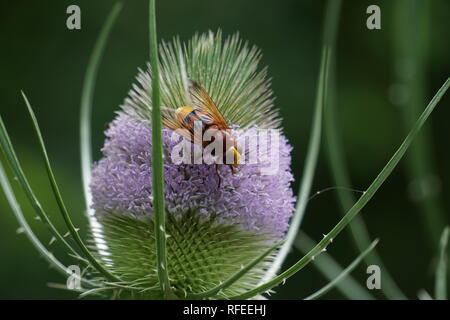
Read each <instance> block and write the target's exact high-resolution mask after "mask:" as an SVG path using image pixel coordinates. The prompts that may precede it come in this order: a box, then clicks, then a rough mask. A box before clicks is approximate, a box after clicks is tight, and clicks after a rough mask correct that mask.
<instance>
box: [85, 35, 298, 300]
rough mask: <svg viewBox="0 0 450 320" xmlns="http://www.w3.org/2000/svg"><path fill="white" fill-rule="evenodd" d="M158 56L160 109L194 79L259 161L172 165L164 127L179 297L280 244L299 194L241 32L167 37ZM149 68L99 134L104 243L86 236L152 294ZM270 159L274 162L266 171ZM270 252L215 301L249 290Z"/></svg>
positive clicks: (96, 196) (181, 100)
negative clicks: (233, 166) (102, 140)
mask: <svg viewBox="0 0 450 320" xmlns="http://www.w3.org/2000/svg"><path fill="white" fill-rule="evenodd" d="M159 53H160V59H159V60H160V67H159V69H160V88H161V104H162V106H164V108H167V109H173V110H175V109H177V108H179V107H181V106H188V105H190V101H189V96H188V94H187V86H188V84H187V82H188V78H190V79H194V80H195V81H196V82H198V83H199V84H201V85H202V86H203V87H204V88H205V90H206V91H207V92H208V94H209V95H210V96H211V98H212V99H213V100H214V102H215V103H216V105H217V106H218V108H219V110H220V112H221V113H222V114H223V116H224V118H225V119H227V120H228V121H229V122H230V123H231V124H232V126H233V129H232V130H231V135H232V136H233V138H234V139H236V140H237V141H238V143H240V144H242V145H243V146H247V148H248V149H249V151H250V153H251V152H255V154H257V155H258V160H261V158H264V159H265V161H263V160H261V161H257V162H256V163H248V164H245V163H244V164H241V165H240V166H239V168H238V170H237V171H238V172H237V173H233V172H232V170H231V169H230V167H229V166H228V165H225V164H219V165H216V164H207V163H200V164H189V163H181V164H180V163H175V162H174V161H173V157H172V155H173V153H174V150H175V148H176V147H177V145H178V144H179V139H174V132H173V131H172V130H171V129H169V128H164V129H163V151H164V180H165V181H164V183H165V190H164V191H165V206H166V208H165V209H166V232H167V235H168V238H167V260H168V266H167V268H168V273H169V277H170V280H171V285H172V286H173V289H174V292H178V293H179V297H180V298H183V296H189V294H190V293H195V292H204V291H207V290H209V289H211V288H213V287H215V286H217V285H218V284H220V283H221V282H223V281H225V280H226V279H228V278H229V277H230V276H232V275H233V274H235V273H236V272H237V271H239V270H240V269H241V268H242V266H244V265H246V264H248V263H249V262H251V261H252V260H254V259H255V258H257V257H258V256H260V255H261V253H262V252H264V251H266V250H267V249H268V248H269V247H271V246H273V245H274V244H275V243H276V242H278V241H280V240H281V239H283V237H284V236H285V232H286V231H287V228H288V225H289V220H290V218H291V216H292V213H293V210H294V201H295V199H294V196H293V192H292V189H291V186H290V184H291V182H292V180H293V176H292V173H291V170H290V161H291V158H290V152H291V149H292V148H291V146H290V145H289V143H288V141H287V139H286V138H285V137H284V135H283V134H282V131H281V130H280V118H279V116H278V112H277V110H276V109H275V108H274V106H273V100H274V99H273V94H272V91H271V89H270V80H269V79H267V76H266V73H267V72H266V69H262V70H261V69H260V68H259V65H258V64H259V60H260V58H261V53H260V51H259V50H258V49H257V48H255V47H250V46H249V45H248V44H246V43H244V42H243V41H242V40H241V39H240V38H239V36H238V35H234V36H231V37H228V38H226V39H223V38H222V34H221V32H220V31H219V32H217V33H212V32H209V33H206V34H202V35H196V36H194V37H193V38H192V39H191V40H190V41H189V42H188V43H186V44H183V43H181V41H180V40H179V39H175V40H174V41H173V42H170V43H162V44H161V46H160V52H159ZM150 69H151V68H150V67H148V70H140V71H139V74H138V76H137V83H136V84H135V85H133V87H132V89H131V91H130V92H129V96H128V97H127V98H126V99H125V101H124V103H123V105H122V106H121V110H120V111H118V112H117V116H116V118H115V119H114V120H113V121H112V122H111V124H110V125H109V128H108V129H107V130H106V141H105V145H104V147H103V149H102V152H103V158H102V159H101V160H100V161H98V162H97V163H96V164H95V167H94V169H93V172H92V182H91V193H92V198H93V204H92V209H93V210H94V211H95V217H96V219H98V221H99V223H100V226H101V238H102V239H101V240H100V239H99V238H96V237H98V236H99V233H98V232H96V233H93V234H95V235H96V236H94V240H95V241H97V244H98V242H99V241H102V245H103V249H104V250H103V251H102V252H103V255H102V257H101V258H102V259H103V260H104V261H105V262H106V263H107V265H108V266H109V268H110V269H111V270H113V272H114V273H115V274H117V275H119V276H120V278H121V279H122V280H123V281H124V282H125V283H126V284H127V286H128V287H132V288H138V289H139V290H138V291H137V292H139V294H138V296H140V297H143V298H158V297H159V294H160V289H159V284H158V275H157V270H156V267H155V265H156V262H155V261H156V260H155V259H156V250H155V243H154V242H155V235H154V228H153V227H152V223H153V222H152V221H153V220H152V214H153V208H152V198H151V196H152V185H151V177H152V154H151V149H152V139H151V136H152V129H151V109H152V103H151V98H150V97H151V90H152V72H151V70H150ZM252 130H253V131H252ZM248 132H253V136H254V135H257V139H256V140H255V141H256V143H255V144H250V143H248V141H247V140H245V139H246V138H245V134H244V133H248ZM259 132H265V133H268V132H270V134H263V135H261V134H260V133H259ZM247 137H248V135H247ZM267 155H270V156H269V157H268V156H267ZM274 159H275V161H276V168H275V169H274V170H273V171H271V172H266V171H265V170H266V169H267V166H268V165H269V166H270V165H271V163H270V162H271V161H272V162H273V161H274ZM97 231H98V230H97ZM274 254H275V253H274V252H272V254H270V255H268V256H266V257H265V258H264V259H263V261H261V262H260V263H258V264H257V265H256V266H255V267H254V268H252V269H251V270H250V271H249V272H248V273H247V274H246V275H245V276H243V277H242V278H240V279H239V280H238V281H236V282H235V283H234V284H232V285H231V286H229V287H227V288H225V289H224V290H221V291H220V292H218V293H217V294H216V295H215V296H213V297H212V298H228V297H232V296H235V295H238V294H241V293H243V292H245V291H247V290H249V289H251V288H252V287H254V286H256V285H257V284H258V283H260V281H261V279H262V278H263V276H264V273H265V272H266V271H267V269H268V268H269V267H270V265H271V262H272V260H273V257H274ZM124 292H126V290H124ZM133 292H136V291H133ZM134 297H136V295H134Z"/></svg>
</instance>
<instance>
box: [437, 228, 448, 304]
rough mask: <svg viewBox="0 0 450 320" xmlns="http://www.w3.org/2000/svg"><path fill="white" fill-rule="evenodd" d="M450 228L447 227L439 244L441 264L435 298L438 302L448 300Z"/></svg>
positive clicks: (439, 263)
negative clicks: (449, 239)
mask: <svg viewBox="0 0 450 320" xmlns="http://www.w3.org/2000/svg"><path fill="white" fill-rule="evenodd" d="M449 233H450V227H448V226H447V227H445V229H444V231H443V232H442V235H441V240H440V242H439V262H438V265H437V269H436V279H435V285H434V296H435V298H436V299H437V300H447V245H448V237H449Z"/></svg>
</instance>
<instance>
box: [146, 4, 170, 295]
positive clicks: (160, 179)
mask: <svg viewBox="0 0 450 320" xmlns="http://www.w3.org/2000/svg"><path fill="white" fill-rule="evenodd" d="M155 11H156V10H155V0H150V1H149V19H150V21H149V31H150V66H151V75H152V88H151V91H152V190H153V194H152V196H153V215H154V219H155V238H156V263H157V270H158V277H159V283H160V286H161V290H162V292H163V297H165V298H169V297H170V293H171V287H170V282H169V274H168V270H167V253H166V237H167V235H166V227H165V218H166V217H165V208H164V167H163V148H162V123H161V97H160V86H159V70H158V41H157V34H156V13H155Z"/></svg>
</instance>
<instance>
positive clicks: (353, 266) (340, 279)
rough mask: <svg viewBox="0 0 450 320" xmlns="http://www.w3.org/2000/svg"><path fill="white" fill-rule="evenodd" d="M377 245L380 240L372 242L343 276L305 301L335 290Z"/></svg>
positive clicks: (345, 270) (340, 275) (339, 276)
mask: <svg viewBox="0 0 450 320" xmlns="http://www.w3.org/2000/svg"><path fill="white" fill-rule="evenodd" d="M377 244H378V239H376V240H374V241H373V242H372V244H371V245H370V246H369V247H368V248H367V249H366V250H364V251H363V252H362V253H361V254H360V255H359V256H358V257H356V259H355V260H354V261H353V262H352V263H351V264H350V265H349V266H348V267H347V268H345V269H344V270H343V271H342V272H341V274H339V275H338V276H337V277H335V278H334V279H333V280H332V281H331V282H329V283H328V284H327V285H325V286H324V287H322V288H321V289H319V290H317V291H316V292H314V293H313V294H311V295H309V296H307V297H306V298H305V300H315V299H317V298H320V297H321V296H323V295H324V294H325V293H327V292H328V291H330V290H331V289H333V288H334V287H335V286H336V285H337V284H338V283H339V282H340V281H342V279H344V278H345V277H347V276H348V275H349V274H350V273H351V272H352V271H353V269H355V268H356V267H357V266H358V264H359V263H360V262H361V261H362V260H363V259H364V257H365V256H367V255H368V254H369V253H370V252H371V251H372V250H373V249H374V248H375V246H376V245H377Z"/></svg>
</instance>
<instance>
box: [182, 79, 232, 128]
mask: <svg viewBox="0 0 450 320" xmlns="http://www.w3.org/2000/svg"><path fill="white" fill-rule="evenodd" d="M188 89H189V96H190V98H191V102H192V104H193V106H194V107H197V108H200V109H202V110H204V111H206V112H208V113H209V114H211V116H212V117H213V118H214V120H215V123H216V124H217V126H218V127H219V129H221V130H227V129H230V127H229V126H228V123H227V121H226V120H225V118H224V117H223V115H222V113H220V111H219V109H218V108H217V106H216V104H215V103H214V101H213V99H211V97H210V96H209V94H208V93H207V92H206V90H205V89H203V88H202V86H200V84H198V83H197V82H196V81H194V80H191V79H188Z"/></svg>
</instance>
